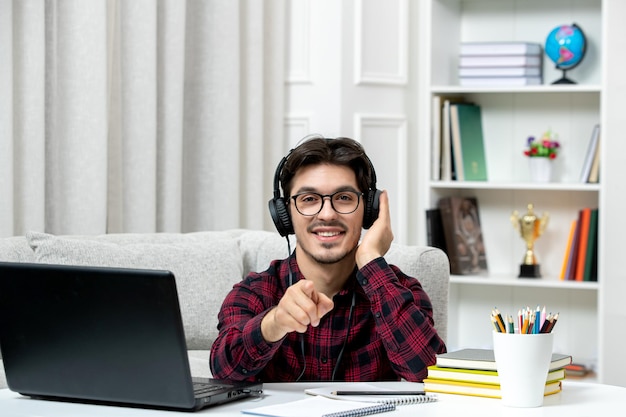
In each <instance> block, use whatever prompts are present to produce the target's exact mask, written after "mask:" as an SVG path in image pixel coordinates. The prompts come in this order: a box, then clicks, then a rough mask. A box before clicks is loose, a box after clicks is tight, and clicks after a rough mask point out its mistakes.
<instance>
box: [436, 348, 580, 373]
mask: <svg viewBox="0 0 626 417" xmlns="http://www.w3.org/2000/svg"><path fill="white" fill-rule="evenodd" d="M571 363H572V357H571V355H566V354H563V353H553V354H552V358H551V360H550V367H549V371H553V370H555V369H560V368H563V367H564V366H565V365H569V364H571ZM435 365H437V366H439V367H442V368H446V367H447V368H463V369H478V370H484V371H497V370H498V369H497V367H496V359H495V356H494V354H493V349H476V348H465V349H459V350H455V351H452V352H447V353H440V354H438V355H437V359H436V363H435Z"/></svg>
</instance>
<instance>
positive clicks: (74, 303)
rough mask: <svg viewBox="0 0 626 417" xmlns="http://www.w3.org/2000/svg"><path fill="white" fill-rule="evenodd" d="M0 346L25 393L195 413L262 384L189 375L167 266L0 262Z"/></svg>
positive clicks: (12, 380)
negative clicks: (141, 268)
mask: <svg viewBox="0 0 626 417" xmlns="http://www.w3.org/2000/svg"><path fill="white" fill-rule="evenodd" d="M0 349H1V351H2V359H3V362H4V367H5V373H6V377H7V382H8V386H9V388H10V389H11V390H12V391H15V392H18V393H20V394H22V395H25V396H30V397H37V398H45V399H52V400H67V401H78V402H95V403H103V404H116V405H127V406H135V407H149V408H165V409H181V410H197V409H200V408H204V407H206V406H210V405H215V404H220V403H224V402H229V401H233V400H238V399H241V398H245V397H247V396H250V395H258V394H260V393H261V390H262V383H259V382H255V383H234V382H229V381H219V380H215V379H208V378H192V376H191V372H190V368H189V359H188V356H187V346H186V343H185V335H184V330H183V325H182V319H181V314H180V308H179V303H178V294H177V292H176V282H175V278H174V276H173V274H172V273H171V272H168V271H156V270H139V269H120V268H104V267H85V266H62V265H49V264H28V263H7V262H0Z"/></svg>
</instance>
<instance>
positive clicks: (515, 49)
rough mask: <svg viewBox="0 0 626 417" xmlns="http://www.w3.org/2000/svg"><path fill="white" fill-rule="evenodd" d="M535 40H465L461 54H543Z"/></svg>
mask: <svg viewBox="0 0 626 417" xmlns="http://www.w3.org/2000/svg"><path fill="white" fill-rule="evenodd" d="M541 53H542V48H541V44H538V43H534V42H463V43H462V44H461V55H541Z"/></svg>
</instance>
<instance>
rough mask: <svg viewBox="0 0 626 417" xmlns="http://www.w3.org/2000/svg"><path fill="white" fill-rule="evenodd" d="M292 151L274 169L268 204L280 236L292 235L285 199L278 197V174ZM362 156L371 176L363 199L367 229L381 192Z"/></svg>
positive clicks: (372, 219) (376, 213) (374, 174)
mask: <svg viewBox="0 0 626 417" xmlns="http://www.w3.org/2000/svg"><path fill="white" fill-rule="evenodd" d="M293 151H294V149H292V150H290V151H289V153H288V154H287V155H286V156H285V157H284V158H283V159H281V161H280V163H279V164H278V166H277V167H276V173H275V174H274V198H272V199H271V200H270V201H269V204H268V205H269V209H270V215H271V216H272V220H273V221H274V225H275V226H276V230H278V233H280V235H281V236H287V235H291V234H294V230H293V224H292V223H291V217H290V216H289V211H288V210H287V203H286V202H285V199H284V198H283V197H281V196H280V173H281V172H282V170H283V167H284V166H285V164H286V163H287V159H289V155H291V153H292V152H293ZM363 156H364V157H365V159H366V160H367V163H368V164H369V167H370V171H371V174H372V182H371V183H370V188H369V190H367V192H366V193H365V195H364V197H363V199H364V203H365V211H364V212H363V228H364V229H369V228H370V227H371V226H372V224H373V223H374V221H375V220H376V219H377V218H378V211H379V200H380V193H381V191H380V190H379V189H377V188H376V171H374V165H373V164H372V161H371V160H370V159H369V158H368V156H367V155H366V154H365V153H363Z"/></svg>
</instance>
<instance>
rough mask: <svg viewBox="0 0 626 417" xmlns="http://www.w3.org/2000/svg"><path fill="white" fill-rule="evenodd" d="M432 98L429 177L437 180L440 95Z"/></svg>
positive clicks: (439, 138)
mask: <svg viewBox="0 0 626 417" xmlns="http://www.w3.org/2000/svg"><path fill="white" fill-rule="evenodd" d="M432 100H433V102H432V110H431V111H432V115H431V116H432V126H431V132H430V135H431V150H430V155H431V161H430V167H431V173H430V178H431V179H432V180H433V181H438V180H440V179H441V96H439V95H434V96H433V98H432Z"/></svg>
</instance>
